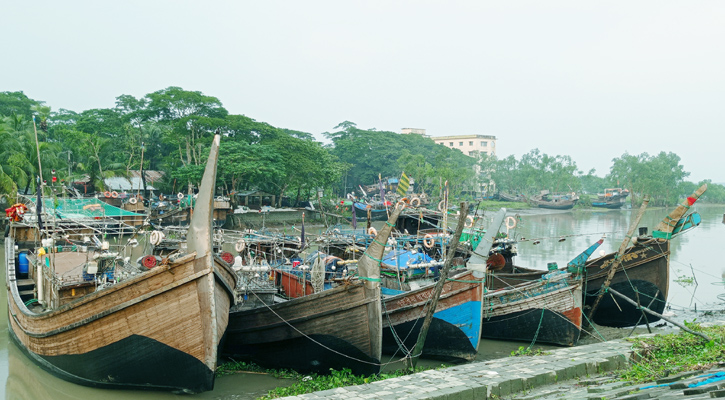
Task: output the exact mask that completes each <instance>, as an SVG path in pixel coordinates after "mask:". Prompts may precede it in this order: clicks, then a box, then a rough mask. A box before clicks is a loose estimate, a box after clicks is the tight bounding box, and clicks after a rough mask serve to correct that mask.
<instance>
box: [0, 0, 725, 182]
mask: <svg viewBox="0 0 725 400" xmlns="http://www.w3.org/2000/svg"><path fill="white" fill-rule="evenodd" d="M2 17H3V18H2V22H1V23H0V38H1V40H2V54H3V55H2V57H0V91H16V90H22V91H23V92H25V94H26V95H28V96H29V97H31V98H33V99H35V100H41V101H45V102H46V103H47V105H49V106H51V107H52V109H53V110H58V109H60V108H65V109H69V110H73V111H78V112H80V111H83V110H87V109H90V108H111V107H113V106H114V104H115V98H116V97H117V96H119V95H122V94H129V95H133V96H136V97H142V96H144V95H145V94H147V93H150V92H154V91H156V90H160V89H164V88H166V87H169V86H180V87H182V88H184V89H186V90H193V91H201V92H203V93H204V94H206V95H210V96H215V97H217V98H219V99H220V100H221V101H222V103H223V105H224V107H225V108H226V109H227V110H229V112H230V113H233V114H244V115H246V116H248V117H251V118H254V119H255V120H257V121H264V122H267V123H269V124H271V125H274V126H277V127H281V128H289V129H295V130H300V131H305V132H310V133H313V134H315V135H316V137H318V138H319V139H320V140H321V139H322V137H321V135H320V133H322V132H325V131H332V130H333V128H334V127H335V126H336V125H337V124H338V123H340V122H342V121H345V120H348V121H352V122H355V123H356V124H357V125H358V127H359V128H363V129H369V128H376V129H378V130H389V131H394V132H400V129H401V128H406V127H410V128H422V129H426V130H427V133H428V134H429V135H431V136H444V135H458V134H484V135H494V136H496V137H497V139H498V156H499V157H506V156H508V155H510V154H514V155H515V156H516V157H517V158H519V157H520V156H521V155H522V154H524V153H526V152H528V151H530V150H531V149H534V148H538V149H539V150H541V151H542V152H544V153H546V154H549V155H570V156H571V157H572V158H573V159H574V161H575V162H576V163H577V165H578V167H579V169H580V170H582V171H584V172H587V171H588V170H590V169H592V168H595V169H596V172H597V175H600V176H604V175H605V174H606V173H607V172H609V168H610V166H611V160H612V159H613V158H615V157H619V156H621V155H622V154H624V153H625V152H629V153H630V154H640V153H644V152H647V153H649V154H650V155H655V154H657V153H659V152H660V151H665V152H674V153H676V154H677V155H679V156H680V157H681V158H682V161H681V163H682V164H683V165H684V166H685V169H686V170H687V171H689V172H691V175H690V177H689V179H690V180H693V181H699V180H702V179H712V180H713V181H714V182H725V168H723V166H724V165H725V163H723V156H724V155H725V137H724V135H723V133H724V132H723V130H724V129H723V127H724V126H725V124H724V122H725V108H724V107H723V106H724V105H725V99H724V97H725V50H724V49H723V41H724V40H725V2H723V1H719V0H718V1H697V2H683V1H677V2H674V1H662V0H657V1H606V2H604V1H601V2H594V1H581V0H576V1H540V0H536V1H508V0H507V1H503V0H502V1H496V2H493V1H473V0H471V1H450V0H447V1H393V0H384V1H372V0H366V1H344V0H333V1H312V0H305V1H298V0H296V1H274V0H264V1H225V2H220V1H207V0H205V1H194V2H191V1H158V0H142V1H127V0H124V1H116V2H109V1H97V0H93V1H73V0H66V1H32V2H27V1H12V2H5V4H4V5H3V7H2Z"/></svg>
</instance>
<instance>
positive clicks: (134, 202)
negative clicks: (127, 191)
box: [128, 197, 138, 204]
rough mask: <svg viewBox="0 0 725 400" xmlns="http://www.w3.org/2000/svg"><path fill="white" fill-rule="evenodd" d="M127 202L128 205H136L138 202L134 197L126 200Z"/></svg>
mask: <svg viewBox="0 0 725 400" xmlns="http://www.w3.org/2000/svg"><path fill="white" fill-rule="evenodd" d="M128 202H129V204H136V203H137V202H138V200H136V198H135V197H131V198H130V199H128Z"/></svg>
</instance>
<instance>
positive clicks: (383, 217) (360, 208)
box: [352, 201, 390, 221]
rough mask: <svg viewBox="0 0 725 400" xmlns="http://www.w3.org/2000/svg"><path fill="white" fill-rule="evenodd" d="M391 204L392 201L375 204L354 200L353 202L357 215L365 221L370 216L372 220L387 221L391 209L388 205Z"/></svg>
mask: <svg viewBox="0 0 725 400" xmlns="http://www.w3.org/2000/svg"><path fill="white" fill-rule="evenodd" d="M386 204H388V207H389V206H390V202H389V201H386V202H385V203H383V202H376V203H374V204H369V203H358V202H356V201H354V202H353V203H352V205H353V208H354V209H355V217H356V218H357V219H358V220H360V221H365V220H367V219H368V216H369V218H370V221H387V219H388V214H389V213H390V210H388V208H387V207H386Z"/></svg>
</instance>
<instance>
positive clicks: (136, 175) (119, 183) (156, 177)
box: [103, 171, 164, 191]
mask: <svg viewBox="0 0 725 400" xmlns="http://www.w3.org/2000/svg"><path fill="white" fill-rule="evenodd" d="M144 175H146V189H147V190H156V188H155V187H154V186H153V183H154V182H158V181H160V180H161V179H163V177H164V173H163V172H162V171H144ZM103 183H104V184H105V185H106V188H107V189H108V190H115V191H129V190H143V182H142V181H141V173H140V172H139V171H131V177H130V178H124V177H118V176H116V177H113V178H106V179H104V180H103Z"/></svg>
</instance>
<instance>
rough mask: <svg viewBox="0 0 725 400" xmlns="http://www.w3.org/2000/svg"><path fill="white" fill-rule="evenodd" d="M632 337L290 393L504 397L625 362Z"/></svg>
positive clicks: (355, 397) (357, 399)
mask: <svg viewBox="0 0 725 400" xmlns="http://www.w3.org/2000/svg"><path fill="white" fill-rule="evenodd" d="M631 356H632V351H631V343H629V342H627V341H626V340H623V339H620V340H613V341H608V342H601V343H597V344H591V345H586V346H577V347H568V348H562V349H557V350H553V351H550V352H547V354H545V355H540V356H520V357H507V358H501V359H497V360H490V361H485V362H474V363H470V364H464V365H458V366H455V367H449V368H445V369H440V370H428V371H424V372H420V373H417V374H412V375H407V376H402V377H398V378H391V379H386V380H384V381H378V382H374V383H370V384H367V385H360V386H348V387H343V388H337V389H331V390H325V391H321V392H315V393H309V394H305V395H299V396H292V397H285V399H295V400H303V399H305V400H311V399H330V400H332V399H341V400H342V399H344V400H361V399H386V400H394V399H416V400H418V399H436V400H438V399H450V400H454V399H455V400H457V399H499V398H505V397H510V396H511V395H513V394H515V393H520V392H522V391H524V390H531V389H534V388H539V387H543V386H547V385H553V384H556V383H559V382H562V381H566V380H572V379H575V378H580V377H586V376H593V375H597V374H601V373H604V372H607V371H613V370H616V369H621V368H624V367H626V366H627V365H628V363H629V360H630V357H631Z"/></svg>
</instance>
